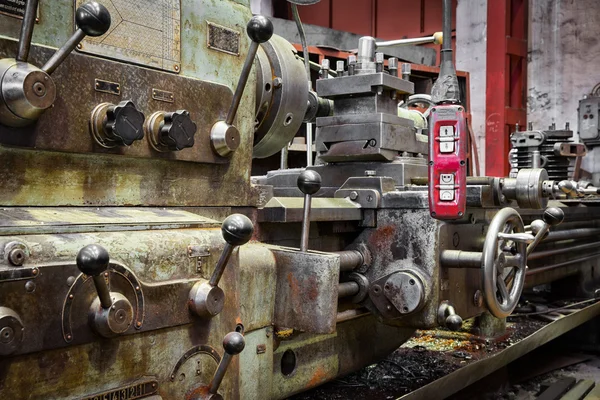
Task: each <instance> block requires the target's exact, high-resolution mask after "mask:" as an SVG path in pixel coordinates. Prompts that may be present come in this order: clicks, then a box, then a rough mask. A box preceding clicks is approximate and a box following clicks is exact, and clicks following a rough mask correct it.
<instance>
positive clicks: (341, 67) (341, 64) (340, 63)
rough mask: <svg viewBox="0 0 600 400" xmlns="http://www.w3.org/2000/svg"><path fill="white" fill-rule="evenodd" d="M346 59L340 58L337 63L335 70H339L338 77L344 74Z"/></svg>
mask: <svg viewBox="0 0 600 400" xmlns="http://www.w3.org/2000/svg"><path fill="white" fill-rule="evenodd" d="M344 69H345V68H344V61H343V60H340V61H338V62H336V63H335V72H337V76H338V78H339V77H341V76H344Z"/></svg>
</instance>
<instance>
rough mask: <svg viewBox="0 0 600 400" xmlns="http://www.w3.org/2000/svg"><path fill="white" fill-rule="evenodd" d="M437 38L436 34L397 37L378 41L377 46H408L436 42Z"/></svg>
mask: <svg viewBox="0 0 600 400" xmlns="http://www.w3.org/2000/svg"><path fill="white" fill-rule="evenodd" d="M444 37H445V36H444ZM436 40H437V37H435V36H425V37H420V38H410V39H396V40H388V41H385V42H377V47H378V48H379V47H392V46H408V45H417V44H427V43H434V42H435V41H436Z"/></svg>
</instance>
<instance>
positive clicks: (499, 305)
mask: <svg viewBox="0 0 600 400" xmlns="http://www.w3.org/2000/svg"><path fill="white" fill-rule="evenodd" d="M524 232H525V227H524V225H523V220H522V219H521V216H520V215H519V213H518V212H517V211H516V210H515V209H513V208H510V207H506V208H503V209H502V210H500V211H499V212H498V213H497V214H496V216H494V219H492V223H491V224H490V226H489V228H488V232H487V235H486V236H485V243H484V245H483V256H482V258H481V276H482V287H483V294H484V298H485V301H486V303H487V307H488V310H489V311H490V313H492V315H494V316H495V317H497V318H506V317H507V316H508V315H510V313H512V311H513V310H514V309H515V307H516V306H517V302H518V301H519V297H520V296H521V292H522V290H523V284H524V283H525V269H526V264H527V243H525V242H524V241H514V240H511V239H506V238H501V237H499V236H503V235H502V234H513V233H514V234H516V233H524ZM507 236H508V235H507Z"/></svg>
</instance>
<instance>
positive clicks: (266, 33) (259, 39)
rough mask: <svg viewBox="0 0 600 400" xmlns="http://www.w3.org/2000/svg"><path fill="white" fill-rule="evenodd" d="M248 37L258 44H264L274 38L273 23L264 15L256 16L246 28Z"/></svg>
mask: <svg viewBox="0 0 600 400" xmlns="http://www.w3.org/2000/svg"><path fill="white" fill-rule="evenodd" d="M246 32H248V36H249V37H250V39H252V41H253V42H256V43H264V42H266V41H268V40H269V39H271V36H273V23H272V22H271V20H270V19H269V18H267V17H265V16H264V15H255V16H254V17H252V19H251V20H250V22H248V25H247V26H246Z"/></svg>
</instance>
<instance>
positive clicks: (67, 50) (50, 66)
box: [42, 29, 85, 74]
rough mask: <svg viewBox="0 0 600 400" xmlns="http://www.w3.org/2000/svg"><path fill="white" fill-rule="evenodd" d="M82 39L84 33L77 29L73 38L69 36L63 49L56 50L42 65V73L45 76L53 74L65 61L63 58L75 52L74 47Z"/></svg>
mask: <svg viewBox="0 0 600 400" xmlns="http://www.w3.org/2000/svg"><path fill="white" fill-rule="evenodd" d="M84 37H85V32H83V31H82V30H81V29H77V30H76V31H75V33H74V34H73V36H71V37H70V38H69V40H67V42H66V43H65V44H64V45H63V47H61V48H60V49H58V50H57V52H56V53H54V55H53V56H52V57H51V58H50V59H49V60H48V61H46V64H44V66H43V67H42V71H45V72H46V73H47V74H51V73H53V72H54V70H55V69H56V68H57V67H58V66H59V65H60V64H62V62H63V61H65V58H67V57H68V56H69V54H71V52H72V51H73V50H75V47H77V45H78V44H79V42H81V41H82V40H83V38H84Z"/></svg>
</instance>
